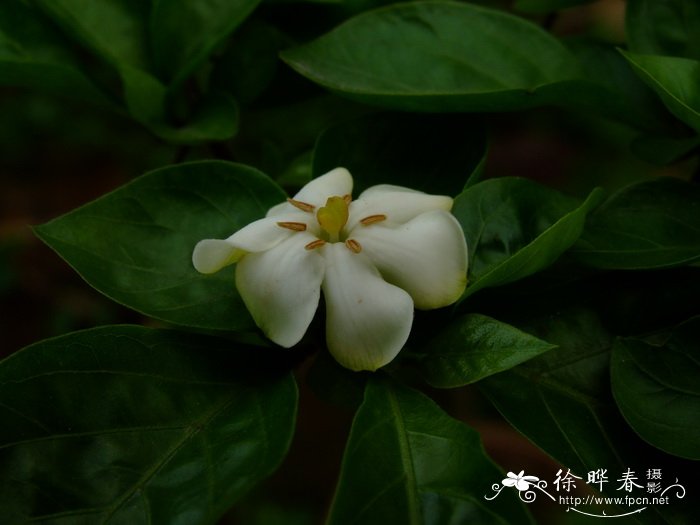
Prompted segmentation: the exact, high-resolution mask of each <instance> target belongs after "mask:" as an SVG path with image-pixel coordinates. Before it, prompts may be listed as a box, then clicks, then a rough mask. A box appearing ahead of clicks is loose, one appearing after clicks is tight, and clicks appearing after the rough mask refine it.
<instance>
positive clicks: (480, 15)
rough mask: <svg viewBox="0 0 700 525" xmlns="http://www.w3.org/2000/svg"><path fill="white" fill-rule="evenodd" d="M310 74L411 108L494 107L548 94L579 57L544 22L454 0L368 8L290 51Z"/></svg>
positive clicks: (530, 102)
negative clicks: (535, 21) (547, 29)
mask: <svg viewBox="0 0 700 525" xmlns="http://www.w3.org/2000/svg"><path fill="white" fill-rule="evenodd" d="M282 58H283V59H284V60H285V61H286V62H287V63H288V64H289V65H290V66H292V67H293V68H294V69H296V70H297V71H298V72H299V73H301V74H302V75H304V76H305V77H307V78H309V79H311V80H313V81H314V82H316V83H318V84H321V85H322V86H325V87H327V88H329V89H331V90H334V91H338V92H340V93H343V94H344V95H347V96H349V97H352V98H355V99H358V100H361V101H363V102H368V103H372V104H377V105H381V106H385V107H390V108H396V109H403V110H411V111H433V112H442V111H494V110H499V111H500V110H509V109H516V108H524V107H532V106H537V105H541V104H544V103H547V102H548V99H547V96H546V90H547V88H548V87H549V86H553V85H556V84H557V83H560V82H562V81H566V80H571V79H573V78H576V77H578V75H579V71H578V68H577V65H576V64H575V60H574V58H573V57H572V56H571V55H570V53H569V52H568V51H567V50H566V48H565V47H564V46H563V45H562V44H561V43H560V42H559V41H558V40H557V39H555V38H554V37H553V36H551V35H550V34H548V33H547V32H545V31H544V30H543V29H541V28H540V27H538V26H536V25H534V24H532V23H530V22H527V21H525V20H523V19H521V18H518V17H515V16H512V15H509V14H506V13H504V12H502V11H496V10H492V9H487V8H483V7H479V6H475V5H472V4H464V3H456V2H412V3H407V4H397V5H392V6H389V7H385V8H381V9H377V10H374V11H370V12H367V13H363V14H361V15H359V16H357V17H355V18H352V19H350V20H348V21H347V22H345V23H343V24H342V25H340V26H338V27H337V28H335V29H334V30H332V31H331V32H330V33H328V34H326V35H324V36H322V37H320V38H318V39H317V40H314V41H313V42H311V43H308V44H305V45H303V46H301V47H298V48H295V49H292V50H289V51H286V52H284V53H282Z"/></svg>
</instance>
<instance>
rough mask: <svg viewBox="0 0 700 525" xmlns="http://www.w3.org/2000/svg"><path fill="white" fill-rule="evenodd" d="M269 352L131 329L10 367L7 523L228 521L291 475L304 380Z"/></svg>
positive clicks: (4, 479)
mask: <svg viewBox="0 0 700 525" xmlns="http://www.w3.org/2000/svg"><path fill="white" fill-rule="evenodd" d="M259 352H260V349H257V348H256V349H249V348H244V347H233V346H232V345H231V343H230V342H227V341H224V340H221V339H215V338H207V337H202V336H192V335H188V334H184V333H180V332H169V331H164V330H150V329H145V328H141V327H136V326H120V327H104V328H98V329H94V330H87V331H84V332H77V333H73V334H69V335H66V336H62V337H59V338H56V339H51V340H47V341H43V342H40V343H37V344H35V345H32V346H30V347H27V348H25V349H24V350H21V351H19V352H17V353H16V354H14V355H12V356H11V357H9V358H7V359H6V360H4V361H3V362H2V363H0V413H1V414H2V420H3V425H2V428H1V429H0V462H1V463H2V465H3V468H2V469H0V485H2V486H3V490H2V491H0V507H1V508H2V509H3V521H5V522H6V523H27V522H29V521H31V522H42V523H47V522H51V523H71V524H92V523H107V522H109V523H172V524H184V523H199V524H206V523H211V524H213V523H215V522H216V520H217V519H218V518H219V517H220V516H221V515H222V514H223V513H224V512H225V511H226V510H227V509H228V508H229V507H230V506H231V505H232V504H233V502H234V501H235V500H236V499H237V498H239V497H240V496H241V495H242V494H243V493H245V492H246V491H248V490H249V489H250V488H251V487H252V486H254V485H255V484H256V483H258V482H259V481H261V480H262V479H263V478H265V477H267V476H268V475H269V474H271V473H272V472H273V471H274V470H275V469H276V468H277V466H278V465H279V463H280V462H281V460H282V459H283V457H284V455H285V454H286V451H287V449H288V447H289V444H290V441H291V437H292V434H293V430H294V422H295V414H296V403H297V391H296V385H295V382H294V379H293V377H292V376H291V374H289V373H287V372H281V371H276V370H274V369H270V367H269V364H268V365H266V366H265V367H263V366H262V365H261V362H260V353H259ZM266 352H267V350H266ZM270 352H273V351H272V350H270ZM268 358H269V356H268Z"/></svg>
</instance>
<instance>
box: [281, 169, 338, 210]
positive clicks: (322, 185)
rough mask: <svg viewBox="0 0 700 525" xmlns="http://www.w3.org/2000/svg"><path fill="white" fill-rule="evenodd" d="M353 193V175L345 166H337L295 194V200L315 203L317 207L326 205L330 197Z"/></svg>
mask: <svg viewBox="0 0 700 525" xmlns="http://www.w3.org/2000/svg"><path fill="white" fill-rule="evenodd" d="M351 194H352V176H351V175H350V172H349V171H348V170H346V169H345V168H335V169H334V170H331V171H329V172H328V173H326V174H325V175H321V176H320V177H316V178H315V179H313V180H311V181H310V182H309V183H307V184H306V185H305V186H304V187H303V188H302V189H301V190H299V192H298V193H297V194H296V195H294V200H296V201H300V202H305V203H307V204H313V205H314V206H315V207H316V208H317V209H318V208H320V207H321V206H325V205H326V201H327V200H328V197H336V196H337V197H343V196H345V195H351Z"/></svg>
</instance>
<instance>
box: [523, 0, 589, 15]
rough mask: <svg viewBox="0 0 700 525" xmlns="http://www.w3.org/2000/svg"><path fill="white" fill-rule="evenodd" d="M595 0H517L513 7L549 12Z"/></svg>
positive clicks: (530, 11)
mask: <svg viewBox="0 0 700 525" xmlns="http://www.w3.org/2000/svg"><path fill="white" fill-rule="evenodd" d="M592 1H593V0H515V4H513V7H515V9H517V10H518V11H524V12H526V13H549V12H550V11H558V10H560V9H566V8H568V7H574V6H577V5H581V4H587V3H590V2H592Z"/></svg>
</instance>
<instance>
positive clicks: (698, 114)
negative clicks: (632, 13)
mask: <svg viewBox="0 0 700 525" xmlns="http://www.w3.org/2000/svg"><path fill="white" fill-rule="evenodd" d="M620 52H621V53H622V55H623V56H624V57H625V58H626V59H627V60H628V61H629V63H630V64H631V65H632V67H633V68H634V70H635V72H636V73H637V74H638V75H639V77H640V78H641V79H642V80H644V82H646V83H647V85H648V86H649V87H650V88H651V89H653V90H654V91H656V93H657V94H658V95H659V97H661V100H662V101H663V103H664V104H665V105H666V107H667V108H668V110H669V111H670V112H671V113H673V114H674V115H675V116H676V117H678V118H679V119H681V120H682V121H683V122H685V123H686V124H688V125H689V126H690V127H692V128H693V129H695V130H696V131H700V90H698V89H697V86H698V82H700V62H698V61H697V60H691V59H689V58H675V57H662V56H653V55H638V54H635V53H630V52H627V51H620Z"/></svg>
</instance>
